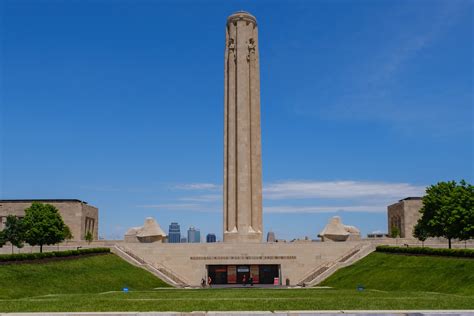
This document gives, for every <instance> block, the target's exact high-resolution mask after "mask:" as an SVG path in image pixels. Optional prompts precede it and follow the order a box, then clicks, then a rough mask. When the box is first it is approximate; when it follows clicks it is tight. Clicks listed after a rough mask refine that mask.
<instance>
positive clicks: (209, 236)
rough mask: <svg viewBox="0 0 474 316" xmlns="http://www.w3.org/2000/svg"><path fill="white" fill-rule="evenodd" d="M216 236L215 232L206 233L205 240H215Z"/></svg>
mask: <svg viewBox="0 0 474 316" xmlns="http://www.w3.org/2000/svg"><path fill="white" fill-rule="evenodd" d="M216 241H217V238H216V235H215V234H207V236H206V242H216Z"/></svg>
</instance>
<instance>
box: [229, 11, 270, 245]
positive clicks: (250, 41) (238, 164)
mask: <svg viewBox="0 0 474 316" xmlns="http://www.w3.org/2000/svg"><path fill="white" fill-rule="evenodd" d="M224 68H225V87H224V98H225V101H224V107H225V108H224V120H225V122H224V241H225V242H261V240H262V154H261V133H260V67H259V57H258V28H257V20H256V19H255V17H254V16H252V15H250V14H249V13H247V12H236V13H234V14H232V15H231V16H229V17H228V18H227V26H226V48H225V66H224Z"/></svg>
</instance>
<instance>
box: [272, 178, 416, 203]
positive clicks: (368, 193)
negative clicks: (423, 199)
mask: <svg viewBox="0 0 474 316" xmlns="http://www.w3.org/2000/svg"><path fill="white" fill-rule="evenodd" d="M424 191H425V187H424V186H415V185H412V184H409V183H385V182H361V181H285V182H279V183H271V184H268V185H266V186H265V187H264V188H263V197H264V199H269V200H280V199H311V198H324V199H350V198H370V199H373V198H377V199H402V198H405V197H408V196H420V195H423V194H424Z"/></svg>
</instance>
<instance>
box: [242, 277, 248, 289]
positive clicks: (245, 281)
mask: <svg viewBox="0 0 474 316" xmlns="http://www.w3.org/2000/svg"><path fill="white" fill-rule="evenodd" d="M242 284H243V285H244V286H245V284H247V276H246V275H245V274H244V276H243V277H242Z"/></svg>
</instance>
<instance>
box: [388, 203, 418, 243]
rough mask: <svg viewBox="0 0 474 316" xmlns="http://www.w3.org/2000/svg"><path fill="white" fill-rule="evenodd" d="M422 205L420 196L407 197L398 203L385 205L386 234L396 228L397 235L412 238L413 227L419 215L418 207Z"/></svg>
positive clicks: (391, 233) (390, 234) (390, 233)
mask: <svg viewBox="0 0 474 316" xmlns="http://www.w3.org/2000/svg"><path fill="white" fill-rule="evenodd" d="M422 206H423V200H422V198H421V197H407V198H405V199H403V200H400V201H398V203H395V204H392V205H389V206H388V207H387V211H388V212H387V213H388V214H387V219H388V234H389V236H392V235H393V230H394V229H395V228H396V229H397V230H398V234H399V235H400V236H399V237H401V238H413V228H414V227H415V225H416V223H417V222H418V219H419V218H420V217H421V214H420V209H421V207H422Z"/></svg>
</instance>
